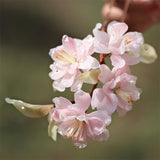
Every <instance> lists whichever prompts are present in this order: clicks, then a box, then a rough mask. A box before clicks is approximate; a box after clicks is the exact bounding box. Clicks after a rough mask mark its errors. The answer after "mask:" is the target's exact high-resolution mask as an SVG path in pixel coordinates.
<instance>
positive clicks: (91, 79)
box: [77, 68, 100, 84]
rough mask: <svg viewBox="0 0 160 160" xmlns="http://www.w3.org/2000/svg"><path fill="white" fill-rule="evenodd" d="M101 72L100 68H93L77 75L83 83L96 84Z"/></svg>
mask: <svg viewBox="0 0 160 160" xmlns="http://www.w3.org/2000/svg"><path fill="white" fill-rule="evenodd" d="M99 74H100V69H99V68H97V69H92V70H90V71H88V72H84V73H82V74H80V75H79V76H78V77H77V80H79V81H81V82H83V83H89V84H96V83H98V76H99Z"/></svg>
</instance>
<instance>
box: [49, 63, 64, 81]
mask: <svg viewBox="0 0 160 160" xmlns="http://www.w3.org/2000/svg"><path fill="white" fill-rule="evenodd" d="M50 69H51V70H52V71H51V72H50V73H49V77H50V78H51V79H53V80H58V79H60V78H62V77H63V76H64V75H65V73H66V71H65V70H61V69H59V68H58V67H57V66H56V64H55V63H54V64H51V65H50Z"/></svg>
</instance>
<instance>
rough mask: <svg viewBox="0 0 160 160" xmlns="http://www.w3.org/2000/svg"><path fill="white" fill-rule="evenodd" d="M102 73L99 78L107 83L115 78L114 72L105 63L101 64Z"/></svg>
mask: <svg viewBox="0 0 160 160" xmlns="http://www.w3.org/2000/svg"><path fill="white" fill-rule="evenodd" d="M100 70H101V73H100V74H99V76H98V78H99V80H100V81H101V82H102V83H105V82H107V81H109V80H111V79H112V78H113V74H112V72H111V70H110V69H109V67H108V66H107V65H105V64H102V65H101V66H100Z"/></svg>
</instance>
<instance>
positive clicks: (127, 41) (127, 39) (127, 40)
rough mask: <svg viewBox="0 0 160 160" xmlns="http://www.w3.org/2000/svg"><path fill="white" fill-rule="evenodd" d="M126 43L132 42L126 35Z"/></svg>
mask: <svg viewBox="0 0 160 160" xmlns="http://www.w3.org/2000/svg"><path fill="white" fill-rule="evenodd" d="M124 43H125V45H127V44H129V43H131V40H130V39H129V38H128V37H125V41H124Z"/></svg>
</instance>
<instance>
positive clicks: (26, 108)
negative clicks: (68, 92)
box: [5, 98, 53, 118]
mask: <svg viewBox="0 0 160 160" xmlns="http://www.w3.org/2000/svg"><path fill="white" fill-rule="evenodd" d="M5 100H6V102H7V103H9V104H13V106H15V108H16V109H17V110H18V111H20V112H21V113H22V114H23V115H25V116H27V117H30V118H40V117H43V116H45V115H47V114H48V113H49V112H50V110H51V108H52V107H53V104H48V105H33V104H29V103H25V102H23V101H20V100H15V99H10V98H6V99H5Z"/></svg>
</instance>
